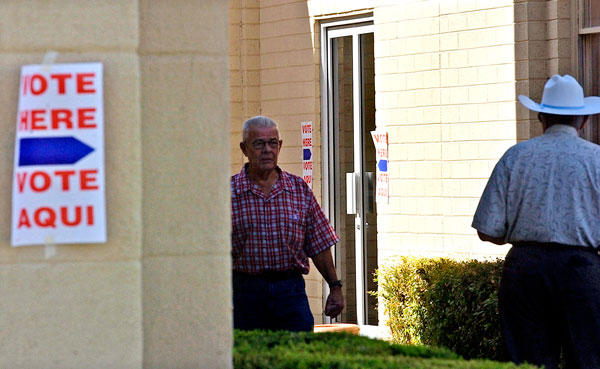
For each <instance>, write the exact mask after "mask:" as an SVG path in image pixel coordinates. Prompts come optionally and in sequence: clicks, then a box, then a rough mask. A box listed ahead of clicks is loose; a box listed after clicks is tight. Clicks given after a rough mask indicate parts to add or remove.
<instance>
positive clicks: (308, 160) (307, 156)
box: [301, 122, 313, 189]
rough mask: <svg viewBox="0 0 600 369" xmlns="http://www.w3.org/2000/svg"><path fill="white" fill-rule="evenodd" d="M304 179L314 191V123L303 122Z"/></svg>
mask: <svg viewBox="0 0 600 369" xmlns="http://www.w3.org/2000/svg"><path fill="white" fill-rule="evenodd" d="M301 128H302V178H303V179H304V181H305V182H306V184H308V187H310V188H311V189H312V184H313V155H312V153H313V146H312V137H313V135H312V129H313V125H312V122H302V123H301Z"/></svg>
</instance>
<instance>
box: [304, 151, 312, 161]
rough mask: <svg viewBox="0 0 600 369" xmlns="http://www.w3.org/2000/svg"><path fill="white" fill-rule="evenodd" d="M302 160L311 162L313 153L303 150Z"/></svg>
mask: <svg viewBox="0 0 600 369" xmlns="http://www.w3.org/2000/svg"><path fill="white" fill-rule="evenodd" d="M302 151H303V152H302V158H303V160H310V158H311V156H312V153H311V152H310V149H303V150H302Z"/></svg>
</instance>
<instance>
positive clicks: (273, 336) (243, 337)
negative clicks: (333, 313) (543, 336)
mask: <svg viewBox="0 0 600 369" xmlns="http://www.w3.org/2000/svg"><path fill="white" fill-rule="evenodd" d="M233 359H234V368H236V369H284V368H285V369H292V368H294V369H318V368H323V369H391V368H394V369H398V368H406V369H409V368H419V369H420V368H423V369H442V368H445V369H452V368H461V369H492V368H493V369H513V368H521V369H525V368H534V367H532V366H529V365H521V366H517V365H515V364H512V363H499V362H493V361H489V360H470V361H465V360H462V359H460V358H459V357H458V356H457V355H456V354H454V353H452V352H450V351H449V350H447V349H434V348H429V347H424V346H403V345H396V344H390V343H388V342H385V341H380V340H374V339H370V338H367V337H361V336H355V335H350V334H345V333H307V332H300V333H293V332H287V331H279V332H268V331H235V344H234V350H233Z"/></svg>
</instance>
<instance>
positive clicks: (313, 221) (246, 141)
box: [231, 116, 344, 331]
mask: <svg viewBox="0 0 600 369" xmlns="http://www.w3.org/2000/svg"><path fill="white" fill-rule="evenodd" d="M242 136H243V137H242V138H243V141H242V142H241V143H240V148H241V150H242V152H243V153H244V155H245V156H246V157H247V158H248V163H247V164H245V165H244V167H243V168H242V170H241V171H240V172H239V173H238V174H236V175H234V176H233V177H231V220H232V227H233V230H232V235H231V241H232V258H233V305H234V315H233V316H234V327H235V328H236V329H269V330H281V329H284V330H291V331H312V329H313V324H314V319H313V316H312V313H311V311H310V307H309V305H308V298H307V296H306V292H305V284H304V278H303V277H302V275H303V274H307V273H308V270H309V261H308V258H311V259H312V260H313V262H314V264H315V266H316V267H317V270H319V272H320V273H321V275H322V276H323V278H325V280H326V281H327V283H328V284H329V287H330V291H331V292H330V294H329V296H328V298H327V303H326V306H325V314H327V315H328V316H331V317H334V316H337V315H339V314H340V313H341V311H342V309H343V308H344V298H343V296H342V289H341V281H339V280H338V278H337V274H336V271H335V267H334V264H333V258H332V255H331V250H330V248H331V246H333V245H334V244H335V243H336V242H338V240H339V238H338V236H337V235H336V233H335V231H334V230H333V227H332V226H331V224H330V223H329V221H328V220H327V218H326V217H325V214H324V213H323V211H322V210H321V208H320V206H319V204H318V203H317V200H316V199H315V196H314V195H313V193H312V191H311V190H310V188H309V187H308V185H307V184H306V183H305V182H304V180H303V179H302V178H300V177H298V176H296V175H293V174H290V173H288V172H285V171H283V170H281V169H280V168H279V167H278V166H277V157H278V156H279V152H280V150H281V145H282V143H283V141H282V140H281V139H280V138H279V130H278V129H277V124H276V123H275V122H274V121H273V120H271V119H270V118H267V117H263V116H257V117H253V118H250V119H249V120H247V121H246V122H245V123H244V126H243V132H242Z"/></svg>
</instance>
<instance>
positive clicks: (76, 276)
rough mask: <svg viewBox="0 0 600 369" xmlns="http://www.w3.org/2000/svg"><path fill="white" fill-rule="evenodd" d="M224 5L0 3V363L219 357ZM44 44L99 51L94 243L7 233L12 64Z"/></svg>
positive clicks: (58, 364)
mask: <svg viewBox="0 0 600 369" xmlns="http://www.w3.org/2000/svg"><path fill="white" fill-rule="evenodd" d="M227 19H228V18H227V4H225V3H223V2H221V1H218V0H215V1H204V2H201V3H198V2H191V1H184V0H178V1H169V2H167V1H137V0H127V1H112V0H101V1H74V0H73V1H70V0H69V1H58V0H54V1H41V0H40V1H37V0H34V1H28V2H15V1H10V2H2V3H0V29H1V32H0V34H1V36H0V53H2V62H0V75H1V77H2V81H3V89H2V92H1V93H0V101H1V102H2V103H1V104H0V116H1V117H2V119H1V120H0V121H1V123H0V126H2V128H3V130H4V132H5V134H4V135H2V138H1V139H0V153H1V155H0V171H1V172H2V173H3V175H2V176H0V181H1V182H2V187H1V188H2V191H1V194H2V195H1V196H0V219H2V221H1V222H0V295H1V296H2V298H1V299H0V367H2V368H27V369H32V368H141V367H215V368H216V367H219V368H227V367H231V346H232V337H231V336H232V334H231V333H232V332H231V331H232V329H231V288H230V275H229V273H230V266H229V265H230V262H229V216H228V212H229V205H228V204H229V188H228V172H229V157H228V153H229V127H228V124H227V122H228V119H229V96H228V85H229V79H228V70H227V65H228V61H227V54H226V53H227V42H228V40H227V36H226V32H225V30H226V28H227ZM48 51H56V52H57V53H58V55H57V58H56V60H55V62H56V63H64V62H88V61H94V62H102V63H103V64H104V112H105V132H104V133H105V158H106V162H105V167H106V203H107V204H106V206H107V229H108V242H107V243H106V244H90V245H77V244H75V245H56V246H55V247H53V246H49V247H44V246H33V247H21V248H12V247H10V208H11V188H12V165H13V155H14V140H15V125H16V116H17V96H18V86H19V73H20V66H21V65H23V64H39V63H41V62H42V60H43V58H44V55H46V53H47V52H48ZM215 122H218V124H216V123H215ZM217 157H219V158H221V159H220V160H219V161H216V160H213V159H214V158H217Z"/></svg>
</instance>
